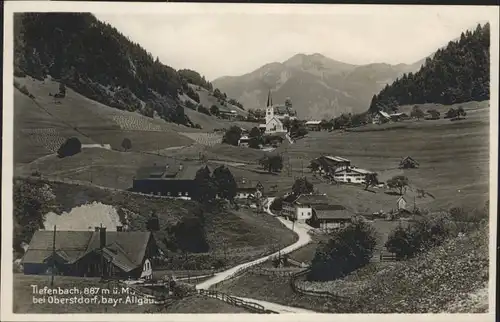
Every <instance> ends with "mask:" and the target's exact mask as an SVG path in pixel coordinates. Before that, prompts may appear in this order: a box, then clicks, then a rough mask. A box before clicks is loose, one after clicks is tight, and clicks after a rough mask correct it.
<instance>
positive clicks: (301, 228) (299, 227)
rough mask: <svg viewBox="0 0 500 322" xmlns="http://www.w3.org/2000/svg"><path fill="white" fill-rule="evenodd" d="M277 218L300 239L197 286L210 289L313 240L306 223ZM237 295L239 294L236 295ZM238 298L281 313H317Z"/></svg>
mask: <svg viewBox="0 0 500 322" xmlns="http://www.w3.org/2000/svg"><path fill="white" fill-rule="evenodd" d="M273 200H274V198H269V199H268V201H267V205H266V207H265V211H266V212H267V213H268V214H269V215H272V216H274V214H273V213H272V212H271V210H270V209H269V206H270V205H271V204H272V202H273ZM277 219H278V220H279V221H281V223H282V224H283V225H285V226H286V227H287V228H288V229H290V230H292V228H293V231H294V232H295V233H297V235H298V236H299V239H298V240H297V241H296V242H295V243H293V244H292V245H290V246H287V247H285V248H283V249H281V250H280V251H278V252H275V253H273V254H271V255H267V256H264V257H262V258H259V259H256V260H254V261H251V262H247V263H244V264H240V265H238V266H234V267H232V268H230V269H228V270H225V271H223V272H219V273H217V274H215V276H214V277H212V278H210V279H208V280H206V281H204V282H202V283H200V284H197V285H196V288H197V289H208V288H210V287H211V286H213V285H215V284H217V283H220V282H222V281H225V280H227V279H230V278H231V277H233V276H234V275H235V274H237V273H238V272H239V271H241V270H243V269H246V268H249V267H251V266H255V265H258V264H261V263H263V262H265V261H267V260H268V259H270V258H271V257H273V256H276V255H278V254H279V253H281V254H287V253H290V252H292V251H294V250H296V249H298V248H300V247H303V246H305V245H307V244H308V243H310V242H311V236H310V235H309V233H308V231H309V229H310V227H309V226H307V225H305V224H301V223H296V224H295V225H294V224H293V223H292V222H291V221H289V220H285V219H283V218H279V217H277ZM235 297H237V296H235ZM237 298H239V299H242V300H245V301H250V302H255V303H258V304H260V305H262V306H264V308H266V309H268V310H273V311H276V312H279V313H316V312H314V311H309V310H305V309H302V308H296V307H291V306H285V305H281V304H277V303H272V302H266V301H261V300H256V299H249V298H244V297H237Z"/></svg>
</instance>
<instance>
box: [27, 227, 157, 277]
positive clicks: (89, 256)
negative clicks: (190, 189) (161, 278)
mask: <svg viewBox="0 0 500 322" xmlns="http://www.w3.org/2000/svg"><path fill="white" fill-rule="evenodd" d="M54 240H55V244H54V242H53V241H54ZM159 255H160V250H159V248H158V246H157V244H156V242H155V239H154V237H153V235H152V233H151V232H149V231H106V228H100V227H96V229H95V231H56V232H55V236H54V232H53V231H48V230H39V231H36V232H35V234H34V235H33V237H32V239H31V241H30V244H29V247H28V249H27V251H26V253H25V254H24V256H23V258H22V260H21V263H22V265H23V271H24V274H26V275H44V274H50V273H51V272H52V270H53V269H54V271H55V273H56V274H58V275H66V276H80V277H100V276H103V277H107V278H120V279H128V278H133V279H138V278H144V279H150V278H151V277H152V264H153V262H154V260H155V259H156V258H157V257H158V256H159Z"/></svg>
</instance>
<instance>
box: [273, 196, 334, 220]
mask: <svg viewBox="0 0 500 322" xmlns="http://www.w3.org/2000/svg"><path fill="white" fill-rule="evenodd" d="M328 203H329V201H328V197H327V196H326V194H302V195H300V196H299V197H297V198H296V199H295V200H294V201H293V202H283V210H282V215H283V216H284V217H287V218H290V219H295V220H297V221H298V222H306V221H307V220H308V219H311V217H312V214H313V208H314V207H317V206H327V205H328Z"/></svg>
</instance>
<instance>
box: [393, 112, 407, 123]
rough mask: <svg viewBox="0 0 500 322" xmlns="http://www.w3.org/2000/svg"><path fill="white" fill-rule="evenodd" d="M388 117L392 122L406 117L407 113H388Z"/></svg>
mask: <svg viewBox="0 0 500 322" xmlns="http://www.w3.org/2000/svg"><path fill="white" fill-rule="evenodd" d="M390 117H391V121H393V122H399V121H402V120H406V119H408V115H407V114H406V113H393V114H391V115H390Z"/></svg>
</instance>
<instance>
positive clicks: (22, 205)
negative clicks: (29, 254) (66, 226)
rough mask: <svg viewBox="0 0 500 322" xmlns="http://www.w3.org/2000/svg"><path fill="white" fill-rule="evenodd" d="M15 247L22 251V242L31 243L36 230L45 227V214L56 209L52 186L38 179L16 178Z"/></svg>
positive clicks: (14, 193)
mask: <svg viewBox="0 0 500 322" xmlns="http://www.w3.org/2000/svg"><path fill="white" fill-rule="evenodd" d="M12 205H13V226H14V227H13V228H14V236H13V247H14V249H15V250H16V251H18V252H20V253H22V252H23V251H24V250H23V249H22V248H21V243H22V242H25V243H29V242H30V240H31V238H32V237H33V234H34V233H35V231H37V230H39V229H40V228H44V224H43V223H44V221H45V214H46V213H48V212H49V211H54V209H53V207H54V206H55V195H54V194H53V193H52V190H51V188H50V186H49V185H48V184H46V183H43V182H41V181H36V180H19V179H15V180H14V187H13V204H12Z"/></svg>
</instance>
